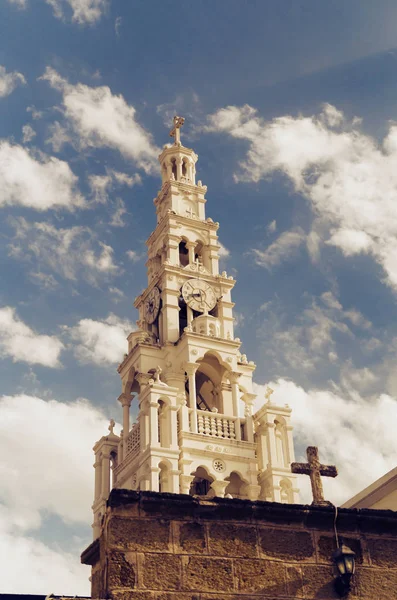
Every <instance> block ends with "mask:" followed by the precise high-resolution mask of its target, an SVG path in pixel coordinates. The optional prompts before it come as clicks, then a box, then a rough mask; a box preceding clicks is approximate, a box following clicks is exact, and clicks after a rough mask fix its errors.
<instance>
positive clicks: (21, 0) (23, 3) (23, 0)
mask: <svg viewBox="0 0 397 600" xmlns="http://www.w3.org/2000/svg"><path fill="white" fill-rule="evenodd" d="M8 2H9V3H10V4H15V6H16V7H17V8H21V9H23V8H26V7H27V0H8Z"/></svg>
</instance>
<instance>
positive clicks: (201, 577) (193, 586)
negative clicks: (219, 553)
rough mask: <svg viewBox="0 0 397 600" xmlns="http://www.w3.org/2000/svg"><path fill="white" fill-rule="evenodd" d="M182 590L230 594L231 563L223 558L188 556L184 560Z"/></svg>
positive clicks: (231, 581) (231, 587)
mask: <svg viewBox="0 0 397 600" xmlns="http://www.w3.org/2000/svg"><path fill="white" fill-rule="evenodd" d="M183 589H184V590H200V591H203V592H208V591H211V592H214V593H220V592H232V591H233V565H232V561H231V560H228V559H223V558H212V557H211V558H209V557H199V556H189V557H185V559H184V566H183Z"/></svg>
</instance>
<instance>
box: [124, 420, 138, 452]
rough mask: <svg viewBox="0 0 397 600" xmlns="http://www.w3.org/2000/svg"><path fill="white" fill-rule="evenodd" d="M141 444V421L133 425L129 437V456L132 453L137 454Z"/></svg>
mask: <svg viewBox="0 0 397 600" xmlns="http://www.w3.org/2000/svg"><path fill="white" fill-rule="evenodd" d="M140 445H141V432H140V428H139V423H135V425H133V427H132V429H131V431H130V433H129V434H128V437H127V456H130V455H131V454H137V453H138V452H139V448H140Z"/></svg>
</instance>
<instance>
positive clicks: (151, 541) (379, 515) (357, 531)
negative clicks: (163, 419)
mask: <svg viewBox="0 0 397 600" xmlns="http://www.w3.org/2000/svg"><path fill="white" fill-rule="evenodd" d="M334 516H335V511H334V508H333V507H309V506H301V505H288V504H278V503H270V502H252V501H249V500H238V499H226V498H214V499H213V500H203V499H197V498H193V497H191V496H185V495H178V494H160V493H155V492H133V491H129V490H122V489H121V490H117V489H115V490H113V491H112V492H111V494H110V497H109V500H108V503H107V512H106V515H105V517H104V522H103V526H102V531H101V535H100V537H99V538H98V539H97V540H95V542H93V543H92V544H91V546H89V547H88V548H87V549H86V550H85V551H84V552H83V554H82V562H83V563H85V564H90V565H92V598H114V599H115V600H119V599H120V600H130V599H131V600H237V599H240V598H241V599H244V600H254V599H255V600H258V598H267V599H273V600H275V599H283V600H292V599H293V598H302V599H309V598H316V599H318V600H329V599H331V598H337V596H336V594H335V592H334V590H333V578H334V572H333V566H332V560H331V555H332V552H333V551H334V550H335V548H336V543H335V535H334V531H333V523H334ZM337 528H338V532H339V535H340V536H342V537H343V540H344V541H345V543H347V545H348V546H350V548H352V549H353V550H354V551H355V552H356V565H357V569H356V575H355V577H354V583H353V589H352V592H351V595H350V596H349V599H350V600H355V599H358V598H360V600H361V599H365V600H392V599H397V513H396V512H392V511H379V510H356V509H354V510H352V509H339V514H338V519H337Z"/></svg>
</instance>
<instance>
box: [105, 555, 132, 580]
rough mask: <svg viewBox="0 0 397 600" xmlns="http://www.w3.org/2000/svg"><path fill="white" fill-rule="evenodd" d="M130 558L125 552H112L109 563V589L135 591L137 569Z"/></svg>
mask: <svg viewBox="0 0 397 600" xmlns="http://www.w3.org/2000/svg"><path fill="white" fill-rule="evenodd" d="M129 558H130V557H129V556H128V555H126V554H125V553H124V552H115V551H114V550H113V551H111V552H110V555H109V562H108V589H109V590H113V589H114V588H128V589H131V590H132V589H133V588H134V587H135V581H136V567H135V564H133V557H131V558H132V560H131V562H130V560H128V559H129Z"/></svg>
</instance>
